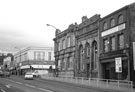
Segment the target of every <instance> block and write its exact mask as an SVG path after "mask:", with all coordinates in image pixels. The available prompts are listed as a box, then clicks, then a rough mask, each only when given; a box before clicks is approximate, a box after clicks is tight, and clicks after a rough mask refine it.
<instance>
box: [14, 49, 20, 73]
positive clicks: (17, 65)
mask: <svg viewBox="0 0 135 92" xmlns="http://www.w3.org/2000/svg"><path fill="white" fill-rule="evenodd" d="M14 48H15V49H17V50H18V51H19V57H20V58H19V59H20V60H19V70H18V72H17V74H20V67H21V49H20V48H18V47H14ZM17 66H18V65H17Z"/></svg>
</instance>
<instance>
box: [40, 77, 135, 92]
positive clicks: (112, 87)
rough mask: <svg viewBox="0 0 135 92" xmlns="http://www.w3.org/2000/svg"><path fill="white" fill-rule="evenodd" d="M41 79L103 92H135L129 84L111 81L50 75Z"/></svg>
mask: <svg viewBox="0 0 135 92" xmlns="http://www.w3.org/2000/svg"><path fill="white" fill-rule="evenodd" d="M41 79H46V80H51V81H59V82H65V83H70V84H72V85H77V86H80V87H86V88H90V89H97V90H101V91H103V92H135V89H133V88H131V87H130V86H127V85H126V86H123V85H122V86H121V85H119V86H118V85H116V84H114V83H112V82H108V83H106V82H98V81H95V80H90V81H89V80H81V79H80V80H76V79H75V78H60V77H50V76H46V75H43V76H41Z"/></svg>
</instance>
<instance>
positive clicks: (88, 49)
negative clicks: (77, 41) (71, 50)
mask: <svg viewBox="0 0 135 92" xmlns="http://www.w3.org/2000/svg"><path fill="white" fill-rule="evenodd" d="M86 56H87V57H89V56H90V45H89V43H87V44H86Z"/></svg>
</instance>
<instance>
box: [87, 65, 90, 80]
mask: <svg viewBox="0 0 135 92" xmlns="http://www.w3.org/2000/svg"><path fill="white" fill-rule="evenodd" d="M89 76H90V64H87V78H89Z"/></svg>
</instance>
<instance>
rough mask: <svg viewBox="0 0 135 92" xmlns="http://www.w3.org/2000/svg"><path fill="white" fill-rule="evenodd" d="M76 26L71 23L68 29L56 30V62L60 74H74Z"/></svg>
mask: <svg viewBox="0 0 135 92" xmlns="http://www.w3.org/2000/svg"><path fill="white" fill-rule="evenodd" d="M75 27H76V24H75V25H74V24H71V25H69V27H68V28H67V29H66V30H64V31H62V32H56V36H55V38H54V45H55V50H54V52H55V62H56V68H57V70H58V74H59V76H67V77H68V76H74V62H75ZM56 31H57V30H56Z"/></svg>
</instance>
